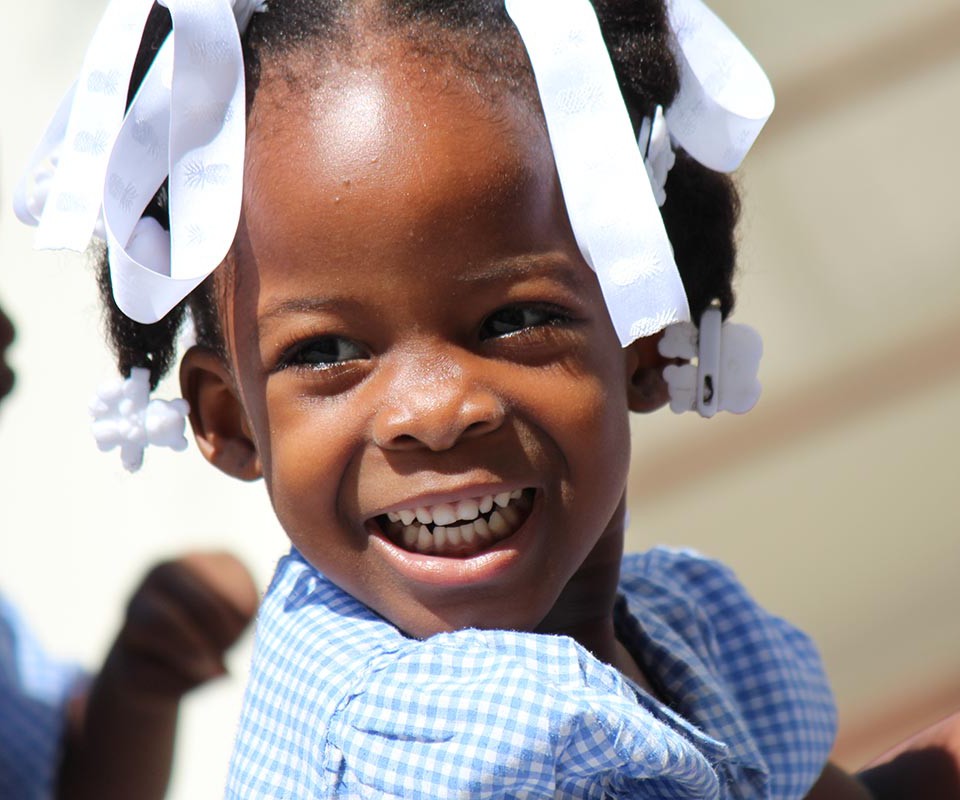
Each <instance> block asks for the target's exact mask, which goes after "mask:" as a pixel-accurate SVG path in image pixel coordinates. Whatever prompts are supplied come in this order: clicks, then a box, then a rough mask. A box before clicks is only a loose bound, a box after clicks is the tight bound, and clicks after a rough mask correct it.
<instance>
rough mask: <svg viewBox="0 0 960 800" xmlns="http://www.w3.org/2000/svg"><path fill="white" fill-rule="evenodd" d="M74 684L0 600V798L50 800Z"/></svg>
mask: <svg viewBox="0 0 960 800" xmlns="http://www.w3.org/2000/svg"><path fill="white" fill-rule="evenodd" d="M80 679H81V673H80V671H79V669H78V668H76V667H74V666H71V665H67V664H63V663H61V662H58V661H55V660H53V659H51V658H49V657H48V656H47V655H46V653H44V651H43V650H42V648H41V647H40V645H39V643H38V642H37V640H36V639H35V638H34V636H33V635H32V634H31V632H30V630H29V629H28V628H27V626H26V624H25V623H24V621H23V619H22V617H21V616H20V614H19V613H18V612H17V610H16V609H15V608H14V607H13V605H12V604H10V603H9V602H8V601H7V600H5V599H4V597H3V596H2V595H0V798H4V800H6V798H10V800H14V798H15V799H16V800H46V798H50V797H52V796H53V788H54V784H55V780H56V775H57V771H58V769H59V766H60V748H61V740H62V737H63V732H64V723H65V710H66V703H67V699H68V698H69V696H70V694H71V692H72V691H73V690H74V689H75V688H76V686H77V682H78V681H79V680H80Z"/></svg>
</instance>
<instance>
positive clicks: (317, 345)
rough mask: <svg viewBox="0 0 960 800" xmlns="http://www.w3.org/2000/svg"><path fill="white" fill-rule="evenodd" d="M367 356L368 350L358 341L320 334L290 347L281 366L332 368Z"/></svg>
mask: <svg viewBox="0 0 960 800" xmlns="http://www.w3.org/2000/svg"><path fill="white" fill-rule="evenodd" d="M365 358H367V351H366V350H365V349H364V348H363V347H362V346H361V345H359V344H358V343H357V342H354V341H352V340H350V339H345V338H344V337H342V336H318V337H317V338H315V339H309V340H307V341H305V342H299V343H297V344H296V345H294V346H293V347H291V348H290V349H288V350H287V351H286V352H285V353H284V354H283V357H282V358H281V359H280V365H279V368H280V369H286V368H287V367H300V368H303V369H330V368H331V367H335V366H337V365H339V364H342V363H344V362H346V361H356V360H359V359H365Z"/></svg>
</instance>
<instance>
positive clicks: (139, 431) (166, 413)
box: [90, 367, 190, 472]
mask: <svg viewBox="0 0 960 800" xmlns="http://www.w3.org/2000/svg"><path fill="white" fill-rule="evenodd" d="M90 413H91V415H92V416H93V424H92V425H91V429H92V431H93V436H94V438H95V439H96V440H97V446H98V447H99V448H100V450H101V451H103V452H107V451H109V450H113V449H114V448H116V447H119V448H120V460H121V461H122V462H123V466H124V467H125V468H126V469H127V470H128V471H129V472H136V471H137V470H138V469H140V467H141V465H142V464H143V451H144V449H145V448H146V447H147V445H151V444H152V445H156V446H158V447H169V448H170V449H171V450H178V451H179V450H185V449H186V447H187V438H186V437H185V436H184V435H183V434H184V429H185V427H186V420H187V414H189V413H190V406H189V405H188V403H187V401H186V400H183V399H177V400H151V399H150V370H148V369H144V368H142V367H134V368H133V369H132V370H130V377H129V378H127V379H126V380H124V379H122V378H118V379H115V380H112V381H110V382H109V383H107V384H105V385H104V386H102V387H101V388H100V390H99V391H98V392H97V396H96V398H95V399H94V400H93V402H92V403H91V404H90Z"/></svg>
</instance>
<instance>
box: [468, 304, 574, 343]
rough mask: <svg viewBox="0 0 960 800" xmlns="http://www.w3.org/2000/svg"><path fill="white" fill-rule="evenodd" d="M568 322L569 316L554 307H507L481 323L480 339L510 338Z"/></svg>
mask: <svg viewBox="0 0 960 800" xmlns="http://www.w3.org/2000/svg"><path fill="white" fill-rule="evenodd" d="M569 321H570V316H569V315H568V314H567V313H566V312H564V311H563V310H561V309H559V308H557V307H555V306H546V305H526V306H519V305H517V306H507V307H506V308H501V309H499V310H497V311H494V312H493V313H492V314H491V315H490V316H489V317H487V318H486V319H485V320H484V321H483V325H482V326H481V327H480V338H481V339H482V340H483V339H496V338H498V337H501V336H510V335H512V334H515V333H520V332H521V331H524V330H527V329H529V328H539V327H543V326H545V325H562V324H563V323H565V322H569Z"/></svg>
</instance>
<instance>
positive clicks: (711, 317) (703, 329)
mask: <svg viewBox="0 0 960 800" xmlns="http://www.w3.org/2000/svg"><path fill="white" fill-rule="evenodd" d="M658 349H659V351H660V355H662V356H663V357H664V358H681V359H684V360H686V361H689V362H692V361H693V360H696V364H693V363H687V364H681V365H677V364H670V365H669V366H667V367H665V368H664V370H663V378H664V380H665V381H666V382H667V387H668V390H669V393H670V409H671V410H672V411H673V412H674V413H676V414H682V413H683V412H684V411H697V412H698V413H699V414H700V416H701V417H708V418H709V417H712V416H713V415H714V414H716V413H717V412H718V411H730V412H732V413H734V414H745V413H746V412H747V411H749V410H750V409H751V408H753V407H754V406H755V405H756V403H757V400H759V399H760V382H759V381H758V380H757V371H758V370H759V368H760V358H761V356H762V355H763V341H762V340H761V338H760V334H759V333H757V332H756V331H755V330H754V329H753V328H751V327H750V326H749V325H738V324H735V323H732V322H723V318H722V315H721V313H720V307H719V306H718V305H716V304H714V305H711V306H710V307H709V308H708V309H707V310H706V311H704V312H703V316H702V317H701V318H700V328H699V330H698V329H697V328H696V327H695V326H694V325H693V323H690V322H680V323H677V324H675V325H671V326H669V327H668V328H667V329H666V330H664V332H663V337H662V338H661V339H660V342H659V344H658Z"/></svg>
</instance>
